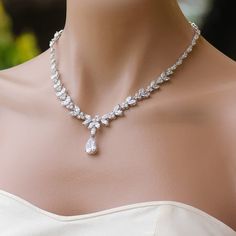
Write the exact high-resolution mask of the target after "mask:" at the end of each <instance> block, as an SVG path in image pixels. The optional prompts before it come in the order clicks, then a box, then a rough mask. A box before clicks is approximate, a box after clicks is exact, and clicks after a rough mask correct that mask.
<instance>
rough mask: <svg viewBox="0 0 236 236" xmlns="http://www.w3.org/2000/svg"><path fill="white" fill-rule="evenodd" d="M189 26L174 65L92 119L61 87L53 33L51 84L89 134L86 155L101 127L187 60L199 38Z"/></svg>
mask: <svg viewBox="0 0 236 236" xmlns="http://www.w3.org/2000/svg"><path fill="white" fill-rule="evenodd" d="M190 24H191V26H192V28H193V29H194V35H193V38H192V41H191V43H190V45H189V46H188V47H187V49H186V50H185V51H184V52H183V53H182V54H181V55H180V57H179V58H178V59H177V61H176V62H175V64H173V65H172V66H170V67H169V68H167V69H166V70H165V71H163V72H162V73H161V74H160V75H159V76H158V77H157V78H156V79H154V80H152V81H151V82H150V84H149V85H148V86H147V87H146V88H141V89H139V90H138V91H137V92H136V93H135V94H134V95H133V96H128V97H127V98H126V99H125V100H124V101H123V102H121V103H120V104H117V105H116V106H114V108H113V110H112V111H111V112H108V113H106V114H104V115H102V116H100V115H95V116H94V117H92V116H91V115H89V114H86V113H85V112H83V111H81V109H80V107H79V106H78V105H76V104H75V103H74V102H73V100H72V98H71V97H70V95H69V94H68V91H67V89H66V88H65V86H64V85H63V83H62V81H61V79H60V74H59V71H58V68H57V61H56V52H55V47H54V45H55V43H56V42H57V41H58V40H59V38H60V36H61V34H62V32H63V30H61V31H59V32H56V33H55V35H54V38H53V39H52V40H51V41H50V44H49V46H50V64H51V80H52V82H53V87H54V90H55V93H56V96H57V98H58V99H59V101H60V102H61V105H62V106H63V107H65V108H66V109H67V110H68V111H69V114H70V115H71V116H72V117H74V118H77V119H78V120H81V121H83V125H85V126H86V127H87V129H88V130H89V132H90V136H89V139H88V141H87V143H86V145H85V151H86V153H88V154H90V155H93V154H95V153H97V151H98V146H97V143H96V139H95V135H96V132H97V131H98V130H99V129H100V128H101V127H106V126H108V125H109V123H110V122H111V121H113V120H115V119H116V118H118V117H121V116H123V114H124V111H125V110H128V109H130V108H131V107H133V106H135V105H137V104H138V102H140V101H141V100H144V99H147V98H149V97H150V95H151V93H153V92H154V91H157V90H158V89H159V88H160V85H161V84H163V83H164V82H167V81H168V80H170V77H171V75H172V74H173V73H174V71H175V70H176V69H177V67H178V66H180V65H181V64H182V62H183V60H184V59H185V58H187V56H188V55H189V53H190V52H191V51H192V49H193V47H194V45H196V42H197V40H198V39H199V37H200V34H201V32H200V30H199V28H198V27H197V25H196V24H194V23H192V22H190Z"/></svg>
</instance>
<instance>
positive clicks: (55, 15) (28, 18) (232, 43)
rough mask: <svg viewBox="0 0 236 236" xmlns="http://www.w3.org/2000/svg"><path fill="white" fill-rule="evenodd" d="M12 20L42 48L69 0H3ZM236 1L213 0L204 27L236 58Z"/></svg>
mask: <svg viewBox="0 0 236 236" xmlns="http://www.w3.org/2000/svg"><path fill="white" fill-rule="evenodd" d="M3 3H4V6H5V9H6V11H7V12H8V14H9V15H10V17H11V19H12V22H13V33H14V34H15V35H18V34H20V33H21V32H23V31H27V30H28V31H33V32H34V33H35V34H36V37H37V39H38V44H39V47H40V49H41V50H42V51H44V50H46V49H47V48H48V42H49V40H50V39H51V38H52V36H53V34H54V33H55V31H57V30H60V29H62V28H63V27H64V24H65V17H66V0H47V1H42V0H41V1H40V0H3ZM235 11H236V0H227V1H224V0H213V4H212V9H211V10H210V12H209V14H208V16H207V17H206V19H205V22H204V24H203V27H202V34H203V36H204V37H205V38H206V39H207V40H208V41H209V42H210V43H211V44H213V45H214V46H215V47H216V48H218V49H219V50H220V51H222V52H223V53H224V54H226V55H227V56H229V57H231V58H232V59H234V60H236V26H235V25H236V15H235Z"/></svg>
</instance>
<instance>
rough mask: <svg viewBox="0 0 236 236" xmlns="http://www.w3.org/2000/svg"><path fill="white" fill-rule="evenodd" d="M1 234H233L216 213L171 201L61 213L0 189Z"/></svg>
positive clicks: (148, 235) (101, 235) (47, 235)
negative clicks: (86, 212) (50, 210)
mask: <svg viewBox="0 0 236 236" xmlns="http://www.w3.org/2000/svg"><path fill="white" fill-rule="evenodd" d="M0 235H1V236H236V232H235V231H234V230H233V229H231V228H230V227H229V226H227V225H226V224H224V223H223V222H221V221H219V220H218V219H216V218H215V217H213V216H211V215H209V214H207V213H205V212H203V211H201V210H199V209H197V208H195V207H192V206H189V205H187V204H183V203H180V202H174V201H149V202H139V203H134V204H129V205H124V206H119V207H115V208H110V209H107V210H101V211H97V212H94V213H88V214H82V215H77V216H62V215H57V214H54V213H51V212H48V211H46V210H43V209H41V208H39V207H37V206H35V205H33V204H31V203H30V202H28V201H26V200H24V199H22V198H20V197H19V196H16V195H14V194H11V193H9V192H6V191H4V190H0Z"/></svg>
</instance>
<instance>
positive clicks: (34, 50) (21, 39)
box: [0, 1, 39, 69]
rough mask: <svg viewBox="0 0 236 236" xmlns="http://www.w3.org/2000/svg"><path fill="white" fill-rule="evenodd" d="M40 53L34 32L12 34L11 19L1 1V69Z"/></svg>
mask: <svg viewBox="0 0 236 236" xmlns="http://www.w3.org/2000/svg"><path fill="white" fill-rule="evenodd" d="M38 54H39V48H38V46H37V41H36V38H35V36H34V34H32V33H30V32H25V33H23V34H21V35H19V36H17V37H15V36H14V35H13V34H12V31H11V20H10V18H9V17H8V15H7V14H6V12H5V11H4V8H3V5H2V3H1V1H0V69H5V68H9V67H12V66H15V65H18V64H21V63H23V62H25V61H27V60H29V59H31V58H33V57H35V56H36V55H38Z"/></svg>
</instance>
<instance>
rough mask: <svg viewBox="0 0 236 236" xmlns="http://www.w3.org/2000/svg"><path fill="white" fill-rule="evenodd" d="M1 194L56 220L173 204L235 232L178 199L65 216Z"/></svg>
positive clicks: (2, 193)
mask: <svg viewBox="0 0 236 236" xmlns="http://www.w3.org/2000/svg"><path fill="white" fill-rule="evenodd" d="M1 195H2V196H5V197H7V198H10V199H12V200H15V201H16V202H18V203H19V204H20V205H23V206H26V207H27V208H30V209H32V210H34V211H36V212H39V213H41V214H43V215H46V216H48V217H50V218H52V219H54V220H57V221H77V220H83V219H88V218H93V217H99V216H103V215H108V214H115V213H117V212H121V211H126V210H131V209H135V208H142V207H149V206H163V205H171V206H175V207H180V208H182V209H184V210H188V211H190V212H194V213H196V214H198V215H200V216H203V217H206V218H208V219H210V220H211V221H213V222H215V223H217V224H220V225H222V226H223V227H225V228H227V229H229V230H231V231H232V232H234V233H236V231H235V230H234V229H233V228H231V227H230V226H229V225H227V224H225V223H224V222H223V221H221V220H219V219H217V218H216V217H214V216H212V215H210V214H209V213H207V212H205V211H203V210H201V209H199V208H196V207H194V206H191V205H189V204H186V203H183V202H179V201H169V200H161V201H159V200H152V201H142V202H136V203H131V204H125V205H121V206H117V207H112V208H108V209H104V210H100V211H95V212H91V213H84V214H79V215H69V216H65V215H59V214H56V213H53V212H50V211H47V210H44V209H42V208H40V207H38V206H36V205H35V204H33V203H31V202H29V201H27V200H26V199H23V198H22V197H20V196H18V195H16V194H13V193H10V192H8V191H5V190H3V189H0V196H1Z"/></svg>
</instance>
